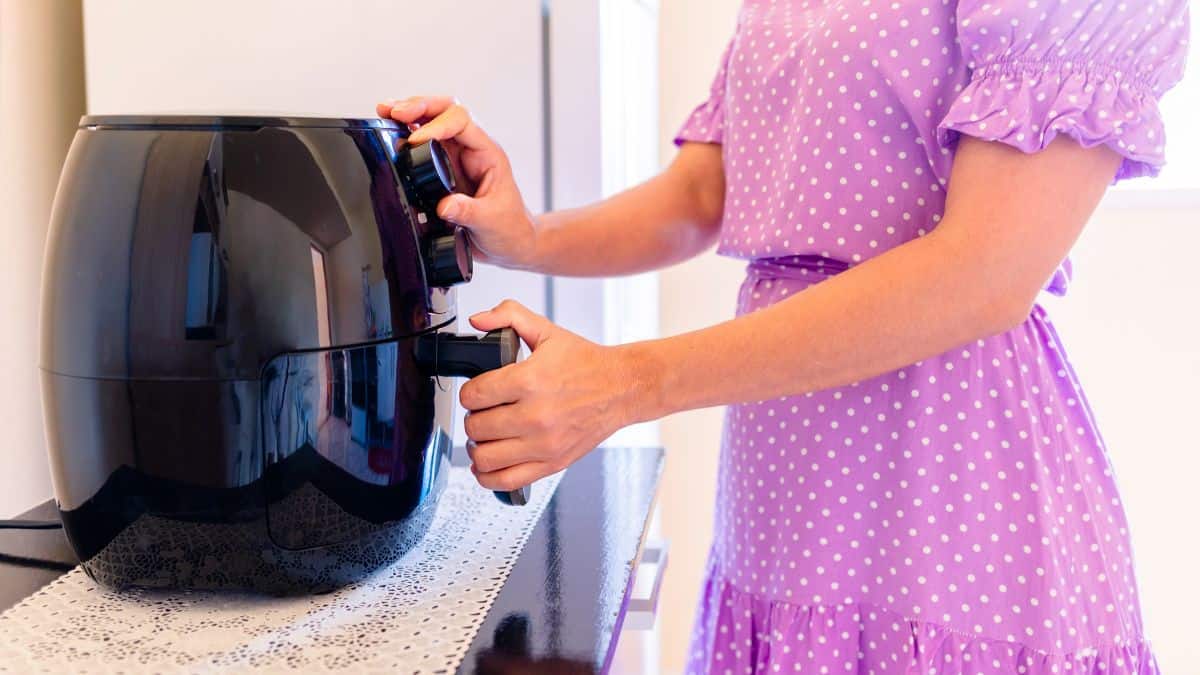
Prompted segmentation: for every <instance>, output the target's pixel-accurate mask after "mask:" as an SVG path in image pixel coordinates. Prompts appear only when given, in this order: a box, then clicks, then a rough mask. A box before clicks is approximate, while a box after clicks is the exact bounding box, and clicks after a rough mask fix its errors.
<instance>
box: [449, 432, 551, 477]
mask: <svg viewBox="0 0 1200 675" xmlns="http://www.w3.org/2000/svg"><path fill="white" fill-rule="evenodd" d="M467 455H468V456H470V458H471V464H472V466H474V467H475V470H476V472H478V473H495V472H497V471H503V470H504V469H507V468H509V467H513V466H518V465H520V464H525V463H527V462H542V461H544V460H545V458H544V457H542V456H540V455H534V454H532V453H531V452H530V448H529V446H528V444H527V443H526V442H525V441H522V440H521V439H519V438H506V439H502V440H499V441H487V442H485V443H477V442H475V441H471V442H469V443H467Z"/></svg>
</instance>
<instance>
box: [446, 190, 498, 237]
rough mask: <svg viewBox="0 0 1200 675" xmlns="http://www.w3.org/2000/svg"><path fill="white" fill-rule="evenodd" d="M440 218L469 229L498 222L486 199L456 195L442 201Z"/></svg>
mask: <svg viewBox="0 0 1200 675" xmlns="http://www.w3.org/2000/svg"><path fill="white" fill-rule="evenodd" d="M437 212H438V216H440V217H441V218H442V220H448V221H450V222H452V223H454V224H455V225H462V226H463V227H466V228H467V229H470V228H472V227H477V226H486V224H490V223H494V222H496V219H495V218H493V217H491V216H492V209H491V207H490V205H489V203H488V201H487V200H486V199H476V198H474V197H471V196H468V195H464V194H459V193H455V194H452V195H450V196H448V197H445V198H443V199H442V201H441V202H440V203H439V204H438V207H437Z"/></svg>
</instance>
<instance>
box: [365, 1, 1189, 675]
mask: <svg viewBox="0 0 1200 675" xmlns="http://www.w3.org/2000/svg"><path fill="white" fill-rule="evenodd" d="M1186 12H1187V10H1186V6H1185V4H1184V2H1183V0H1161V1H1160V2H1156V3H1134V2H1130V3H1126V2H1123V1H1122V0H1100V1H1094V0H986V1H984V0H960V1H959V2H958V3H957V6H956V5H955V3H952V2H949V1H948V0H912V1H906V2H890V1H889V0H864V1H863V2H855V3H840V2H837V3H834V2H818V1H817V0H807V1H806V0H793V1H784V0H779V1H770V0H748V1H747V2H746V3H745V5H744V7H743V9H742V11H741V14H740V17H739V21H738V26H737V30H736V33H735V35H734V37H733V39H732V41H731V43H730V45H729V47H728V49H727V50H726V52H725V56H724V60H723V64H722V66H721V68H720V70H719V72H718V74H717V77H716V81H715V82H714V84H713V87H712V92H711V96H710V98H709V99H708V100H707V101H706V102H705V103H704V104H703V105H701V106H700V107H699V108H697V109H696V111H695V112H694V113H693V114H692V116H691V117H690V118H689V119H688V120H687V122H686V124H685V125H684V126H683V129H682V131H681V132H680V133H679V137H678V143H679V145H680V151H679V154H678V156H677V157H676V158H675V160H674V162H673V163H672V164H671V165H670V167H669V168H668V169H666V170H665V171H664V172H663V173H662V174H661V175H659V176H658V177H656V178H654V179H652V180H650V181H648V182H646V183H645V184H642V185H639V186H637V187H635V188H633V189H631V190H629V191H627V192H625V193H623V194H620V195H617V196H615V197H613V198H611V199H608V200H606V201H604V202H601V203H598V204H595V205H593V206H590V207H587V208H582V209H577V210H571V211H563V212H558V213H551V214H547V215H544V216H540V217H532V216H530V215H529V213H528V211H527V209H526V206H525V204H524V203H523V202H522V200H521V195H520V193H519V192H518V190H517V186H516V184H515V183H514V180H513V176H512V173H511V171H510V168H509V164H508V161H507V159H506V157H505V154H504V152H503V151H502V150H501V149H500V148H499V147H498V146H497V145H496V144H495V143H494V142H493V141H492V140H491V139H489V138H488V136H487V135H486V134H485V133H484V131H483V130H481V129H480V128H479V127H478V126H476V124H475V123H474V122H473V121H472V120H471V118H470V116H469V114H468V113H467V111H466V110H465V109H464V108H463V107H462V106H460V105H457V104H456V103H454V102H453V101H452V100H450V99H446V98H426V97H418V98H411V99H406V100H403V101H398V102H397V101H388V102H386V103H383V104H381V105H380V107H379V113H380V114H381V115H385V116H390V117H391V118H393V119H396V120H398V121H400V122H404V123H409V124H413V125H419V128H417V130H416V131H415V132H414V134H413V136H412V141H413V142H416V143H420V142H424V141H427V140H429V139H435V138H436V139H442V140H452V141H453V142H454V144H455V145H456V146H457V147H458V148H459V150H460V152H461V162H462V164H463V167H464V170H465V171H466V173H467V174H468V175H469V177H470V178H471V179H473V180H474V181H475V182H476V183H477V186H478V189H477V191H476V192H475V195H474V197H468V196H465V195H453V196H451V197H448V198H446V199H445V200H444V201H443V202H442V203H441V204H440V206H439V212H440V214H441V215H442V216H443V217H445V218H447V219H449V220H451V221H454V222H456V223H459V224H461V225H462V226H464V227H467V228H469V229H470V231H471V234H472V237H473V239H472V241H473V243H474V246H475V249H476V252H477V254H478V255H479V257H480V258H481V259H483V260H486V261H488V262H491V263H494V264H498V265H504V266H507V267H513V268H519V269H529V270H536V271H539V272H544V273H547V274H566V275H597V276H599V275H616V274H629V273H635V272H641V271H644V270H651V269H656V268H660V267H664V266H666V265H670V264H673V263H676V262H679V261H681V260H684V259H686V258H689V257H691V256H693V255H696V254H698V253H700V252H701V251H703V250H705V249H706V248H707V247H709V246H710V245H711V244H712V243H713V242H718V246H719V248H718V250H719V252H720V253H723V254H725V255H730V256H735V257H739V258H745V259H748V260H749V261H750V264H749V267H748V274H747V278H746V281H745V283H744V285H743V286H742V289H741V293H740V296H739V300H738V311H737V314H738V316H737V318H735V319H733V320H731V321H728V322H726V323H722V324H720V325H717V326H713V327H711V328H707V329H704V330H700V331H696V332H694V333H690V334H686V335H681V336H678V337H671V338H665V339H661V340H654V341H649V342H643V343H637V344H629V345H622V346H617V347H605V346H599V345H595V344H592V343H590V342H588V341H586V340H584V339H582V338H580V337H578V336H576V335H573V334H571V333H569V332H567V331H565V330H563V329H561V328H559V327H556V326H554V325H553V324H551V323H550V322H549V321H547V320H546V319H545V318H543V317H540V316H537V315H535V314H533V313H532V312H530V311H528V310H527V309H525V308H523V307H521V306H520V305H518V304H516V303H513V302H506V303H503V304H501V305H500V306H499V307H497V308H495V309H493V310H491V311H487V312H483V313H481V314H479V315H476V316H474V317H471V323H472V324H473V325H474V326H475V327H476V328H477V329H479V330H492V329H495V328H499V327H502V326H512V327H514V328H515V329H516V330H517V331H518V332H519V333H520V335H521V336H522V338H523V339H524V340H525V341H526V342H528V343H529V344H530V345H531V347H532V349H533V353H532V355H531V357H530V358H529V359H528V360H527V361H525V362H523V363H521V364H518V365H515V366H512V367H508V368H505V369H502V370H500V371H496V372H493V373H489V374H485V375H483V376H480V377H478V378H476V379H475V380H473V381H471V382H470V383H468V384H466V385H465V386H464V387H463V388H462V392H461V399H462V403H463V405H464V406H465V407H466V408H467V409H468V410H469V411H471V412H470V415H469V416H468V418H467V421H466V429H467V434H468V435H469V437H470V438H471V439H472V440H473V442H474V447H473V448H472V450H471V456H472V459H473V462H474V466H473V469H474V471H475V474H476V475H477V477H478V480H479V483H480V484H482V485H483V486H485V487H488V488H491V489H496V490H507V489H511V488H514V487H517V486H520V485H524V484H528V483H530V482H531V481H533V480H535V479H537V478H540V477H542V476H546V475H548V474H550V473H552V472H555V471H558V470H559V469H562V468H564V467H566V466H568V465H569V464H570V463H571V462H573V461H575V460H577V459H579V457H580V456H581V455H583V454H584V453H586V452H588V451H589V450H590V449H591V448H592V447H594V446H595V445H596V444H597V443H599V442H600V441H601V440H603V439H604V438H606V437H607V436H608V435H609V434H611V433H612V432H614V431H616V430H617V429H618V428H620V427H622V426H624V425H627V424H631V423H634V422H640V421H645V420H652V419H656V418H659V417H662V416H664V415H668V414H670V413H672V412H676V411H680V410H687V409H691V408H698V407H702V406H713V405H722V404H730V408H729V411H728V416H727V420H726V426H725V434H724V439H723V450H722V457H721V474H720V480H719V485H718V491H717V500H718V502H717V516H716V530H715V531H716V536H715V541H714V543H713V548H712V555H711V562H710V570H709V576H708V582H707V586H706V589H705V592H704V596H703V598H702V601H701V606H700V613H699V616H698V619H697V623H696V628H695V632H694V638H693V645H692V652H691V661H690V667H689V671H690V672H716V673H724V672H730V673H749V672H756V673H757V672H795V671H801V672H845V671H857V672H874V673H886V672H918V670H919V672H922V673H925V672H929V673H960V672H971V673H976V672H987V673H990V672H1004V673H1011V672H1026V673H1071V672H1086V673H1101V672H1105V673H1154V672H1157V667H1156V665H1155V661H1154V658H1153V656H1152V655H1151V652H1150V650H1149V647H1148V646H1147V643H1146V642H1145V641H1144V640H1143V637H1142V624H1141V619H1140V616H1139V608H1138V600H1137V594H1136V590H1135V584H1134V575H1133V569H1132V563H1131V555H1130V550H1129V539H1128V533H1127V531H1126V521H1125V516H1124V514H1123V512H1122V507H1121V504H1120V502H1119V501H1118V497H1117V492H1116V487H1115V485H1114V482H1113V478H1112V476H1111V473H1110V470H1109V463H1108V460H1107V457H1106V455H1105V451H1104V448H1103V443H1102V441H1101V440H1100V436H1099V435H1098V433H1097V431H1096V426H1095V424H1094V421H1093V419H1092V416H1091V413H1090V411H1089V409H1088V406H1087V403H1086V400H1085V398H1084V396H1083V393H1082V392H1081V391H1080V389H1079V384H1078V382H1077V380H1076V378H1075V376H1074V374H1073V373H1072V371H1071V368H1070V366H1069V364H1068V363H1067V360H1066V358H1065V356H1064V353H1063V351H1062V347H1061V345H1060V343H1059V341H1058V338H1057V336H1056V334H1055V332H1054V329H1053V327H1052V326H1051V324H1050V322H1049V320H1048V318H1047V316H1046V313H1045V311H1044V310H1043V309H1042V308H1040V307H1039V306H1037V305H1036V304H1034V301H1035V297H1036V295H1037V293H1038V292H1039V291H1040V290H1042V289H1045V290H1049V291H1050V292H1052V293H1057V294H1062V293H1063V292H1064V291H1065V290H1066V284H1067V279H1068V277H1069V273H1070V267H1069V265H1068V264H1067V263H1066V262H1064V260H1065V258H1066V256H1067V253H1068V251H1069V249H1070V248H1071V245H1072V243H1073V242H1074V241H1075V239H1076V237H1077V236H1078V235H1079V233H1080V231H1081V230H1082V228H1083V226H1084V224H1085V223H1086V222H1087V220H1088V217H1089V215H1090V214H1091V212H1092V210H1093V209H1094V208H1095V206H1096V204H1097V202H1098V200H1099V199H1100V197H1101V195H1102V194H1103V192H1104V190H1105V188H1106V186H1107V185H1108V184H1109V183H1110V182H1112V181H1113V180H1114V179H1122V178H1128V177H1133V176H1141V175H1147V174H1152V173H1154V172H1155V171H1156V170H1157V168H1158V167H1159V166H1160V165H1161V164H1162V163H1163V129H1162V124H1161V120H1160V118H1159V115H1158V112H1157V110H1156V101H1157V99H1158V98H1159V97H1160V96H1161V95H1162V93H1163V92H1164V91H1165V90H1166V89H1167V88H1169V87H1170V86H1171V85H1172V84H1174V83H1175V82H1176V81H1178V80H1179V78H1180V77H1181V75H1182V69H1183V60H1184V53H1185V51H1186V49H1185V48H1186V39H1187V14H1186ZM1132 236H1134V235H1133V233H1131V237H1132ZM598 252H602V253H598Z"/></svg>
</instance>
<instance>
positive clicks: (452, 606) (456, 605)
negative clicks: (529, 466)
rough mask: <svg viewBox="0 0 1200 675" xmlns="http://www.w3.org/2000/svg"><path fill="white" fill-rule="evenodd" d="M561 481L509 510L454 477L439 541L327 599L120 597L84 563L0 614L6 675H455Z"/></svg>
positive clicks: (456, 473) (438, 525) (436, 535)
mask: <svg viewBox="0 0 1200 675" xmlns="http://www.w3.org/2000/svg"><path fill="white" fill-rule="evenodd" d="M560 478H561V475H559V476H552V477H550V478H547V479H545V480H543V481H541V482H540V483H538V484H537V485H535V486H534V490H533V499H532V500H531V501H530V503H529V504H528V505H526V506H524V507H511V506H505V505H503V504H501V503H499V502H498V501H497V500H496V498H495V497H493V496H492V494H491V493H490V492H488V491H486V490H484V489H482V488H480V487H479V485H478V484H476V483H475V481H474V479H473V477H472V476H471V474H470V472H469V471H468V470H466V469H463V468H454V469H451V475H450V480H449V484H448V486H447V489H446V491H445V493H444V494H443V495H442V501H441V504H440V505H439V506H438V511H437V515H436V516H435V519H434V523H433V526H432V528H431V529H430V531H429V534H428V535H427V536H426V537H425V538H424V539H423V540H422V541H421V542H420V543H419V544H418V545H417V546H416V547H414V548H413V549H412V550H411V551H409V553H408V554H406V555H405V556H404V557H403V558H401V559H400V560H399V561H397V562H396V563H394V564H393V565H391V566H389V567H386V568H384V569H381V570H379V571H378V572H376V573H375V574H374V575H372V576H371V577H369V578H367V579H365V580H364V581H362V582H359V583H357V584H354V585H352V586H348V587H346V588H343V589H341V590H338V591H335V592H333V593H330V594H327V595H321V596H307V597H290V598H276V597H267V596H262V595H249V594H235V593H216V592H164V591H148V590H134V591H123V592H114V591H110V590H108V589H106V588H103V587H101V586H98V585H97V584H96V583H95V582H93V581H92V580H91V579H89V578H88V577H87V575H86V574H84V572H83V570H82V569H80V568H78V567H77V568H75V569H74V570H71V571H70V572H68V573H67V574H65V575H64V576H62V577H61V578H59V579H57V580H56V581H54V582H53V583H51V584H50V585H49V586H47V587H46V588H44V589H42V590H40V591H38V592H37V593H35V594H34V595H32V596H30V597H29V598H26V599H25V600H24V601H22V602H21V603H20V604H18V605H17V606H15V607H13V608H12V609H10V610H8V611H7V612H5V613H4V614H2V615H0V672H18V673H34V672H50V673H59V672H69V673H117V672H120V673H130V672H156V673H161V672H186V673H205V672H230V671H234V672H242V671H260V672H281V671H295V672H304V673H312V672H327V671H335V670H352V671H354V672H389V673H391V672H400V673H445V672H453V671H454V669H455V668H457V667H458V665H459V663H460V662H461V661H462V659H463V655H464V654H465V653H466V651H467V648H468V646H469V645H470V644H471V641H472V640H473V639H474V637H475V633H476V632H477V631H478V629H479V626H480V624H481V623H482V622H483V619H484V616H485V615H486V614H487V611H488V609H489V608H490V607H491V605H492V602H493V600H494V599H495V597H496V594H497V593H499V591H500V588H501V587H502V586H503V585H504V581H505V579H507V578H508V573H509V571H510V570H511V569H512V566H513V563H514V562H515V561H516V559H517V556H518V555H519V554H520V552H521V549H522V548H523V547H524V546H525V541H526V540H527V539H528V538H529V533H530V531H531V530H532V529H533V526H534V524H536V523H537V519H538V517H539V516H540V515H541V513H542V510H543V509H544V508H545V506H546V502H547V501H548V500H549V498H550V496H551V495H552V494H553V492H554V488H555V487H557V485H558V481H559V479H560Z"/></svg>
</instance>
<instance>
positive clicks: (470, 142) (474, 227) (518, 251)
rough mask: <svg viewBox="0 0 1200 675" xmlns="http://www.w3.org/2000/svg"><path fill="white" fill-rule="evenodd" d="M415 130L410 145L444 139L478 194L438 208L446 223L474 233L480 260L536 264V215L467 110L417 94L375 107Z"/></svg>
mask: <svg viewBox="0 0 1200 675" xmlns="http://www.w3.org/2000/svg"><path fill="white" fill-rule="evenodd" d="M376 112H377V113H378V114H379V116H380V117H390V118H391V119H394V120H396V121H397V122H400V123H403V124H407V125H408V126H409V128H410V129H413V132H412V135H410V136H409V137H408V141H409V143H411V144H413V145H419V144H421V143H426V142H428V141H431V140H437V141H441V142H442V143H443V144H445V146H446V149H447V151H449V152H450V154H451V156H452V157H453V158H454V159H455V161H456V163H457V164H458V165H459V166H460V167H461V168H462V171H463V174H464V175H465V177H466V178H467V180H468V181H470V184H471V185H470V187H471V188H473V189H472V193H473V195H474V196H470V195H465V194H453V195H450V196H448V197H446V198H445V199H443V200H442V201H441V203H440V204H438V215H439V216H440V217H441V218H442V219H443V220H448V221H450V222H452V223H457V224H458V225H461V226H463V227H465V228H467V230H468V231H470V233H471V243H472V245H473V248H474V249H475V254H476V257H477V258H478V259H479V260H481V261H484V262H491V263H495V264H497V265H503V266H505V267H516V268H528V267H531V266H532V265H533V264H534V261H533V259H534V248H535V246H534V243H535V237H534V232H535V230H534V226H533V216H532V215H530V213H529V210H528V209H527V208H526V207H525V201H524V200H523V199H522V198H521V191H520V190H518V189H517V183H516V181H515V180H514V179H513V174H512V166H511V165H510V164H509V161H508V155H506V154H505V153H504V150H503V149H502V148H501V147H500V146H499V145H497V144H496V142H495V141H493V140H492V139H491V138H490V137H489V136H488V135H487V134H486V133H484V131H483V129H480V128H479V127H478V126H477V125H476V124H475V122H474V120H472V119H471V114H470V113H469V112H468V111H467V109H466V108H464V107H463V106H461V105H459V104H458V102H457V101H455V100H454V99H453V98H450V97H448V96H414V97H411V98H406V99H403V100H388V101H385V102H383V103H380V104H379V105H377V106H376Z"/></svg>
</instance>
